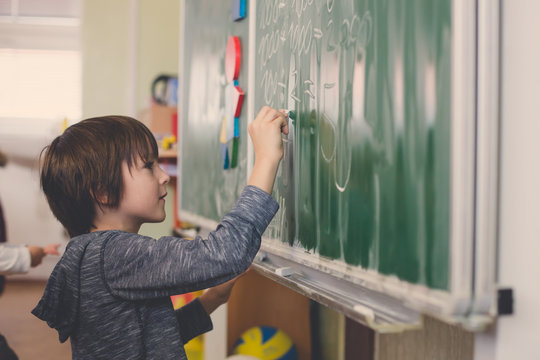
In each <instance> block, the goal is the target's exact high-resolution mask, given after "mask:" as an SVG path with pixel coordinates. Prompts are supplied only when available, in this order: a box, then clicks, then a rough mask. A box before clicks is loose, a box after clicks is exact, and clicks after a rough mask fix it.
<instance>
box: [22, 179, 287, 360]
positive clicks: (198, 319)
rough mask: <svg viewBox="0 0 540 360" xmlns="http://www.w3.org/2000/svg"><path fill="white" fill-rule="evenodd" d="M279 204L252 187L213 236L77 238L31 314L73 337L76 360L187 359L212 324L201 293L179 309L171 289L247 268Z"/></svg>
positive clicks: (211, 282) (209, 282) (203, 284)
mask: <svg viewBox="0 0 540 360" xmlns="http://www.w3.org/2000/svg"><path fill="white" fill-rule="evenodd" d="M277 208H278V204H277V203H276V201H275V200H274V199H273V198H272V197H271V196H270V195H268V194H267V193H265V192H264V191H262V190H260V189H258V188H256V187H253V186H247V187H246V188H245V189H244V191H243V193H242V195H241V196H240V198H239V199H238V202H237V203H236V205H235V206H234V208H233V209H232V210H231V211H230V212H229V213H228V214H227V215H225V216H224V217H223V219H222V221H221V223H220V224H219V226H218V228H217V229H216V230H215V231H213V232H212V233H210V235H209V236H208V239H206V240H204V239H202V238H200V237H197V238H196V239H194V240H184V239H181V238H176V237H162V238H160V239H158V240H156V239H152V238H148V237H144V236H141V235H137V234H132V233H127V232H123V231H98V232H93V233H89V234H84V235H81V236H77V237H75V238H73V239H72V240H71V241H70V242H69V244H68V246H67V249H66V252H65V253H64V255H63V256H62V258H61V259H60V261H59V262H58V264H57V265H56V267H55V269H54V271H53V272H52V274H51V276H50V278H49V281H48V282H47V287H46V289H45V293H44V294H43V297H42V299H41V300H40V301H39V304H38V305H37V306H36V308H35V309H34V310H32V313H33V314H34V315H36V316H37V317H38V318H40V319H42V320H44V321H46V322H47V324H48V325H49V326H50V327H52V328H54V329H56V330H57V331H58V334H59V338H60V341H61V342H64V341H66V340H67V338H68V337H70V338H71V348H72V355H73V359H107V360H111V359H160V360H161V359H186V355H185V352H184V347H183V345H184V344H185V343H186V342H187V341H188V340H190V339H191V338H193V337H195V336H197V335H199V334H202V333H204V332H206V331H208V330H211V328H212V323H211V321H210V318H209V317H208V315H207V314H206V312H205V310H204V308H203V307H202V305H201V304H200V302H199V301H198V300H195V301H193V302H191V303H189V304H188V305H186V306H184V307H182V308H181V309H179V310H177V311H176V312H175V311H174V309H173V307H172V303H171V301H170V298H169V296H170V295H175V294H182V293H186V292H191V291H195V290H200V289H205V288H208V287H212V286H215V285H219V284H221V283H223V282H225V281H227V280H229V279H232V278H233V277H235V276H237V275H240V274H241V273H243V272H244V271H245V270H246V269H247V268H248V267H249V265H250V264H251V262H252V261H253V258H254V256H255V254H256V253H257V251H258V250H259V247H260V242H261V235H262V233H263V232H264V230H265V229H266V227H267V226H268V224H269V222H270V220H271V219H272V217H273V216H274V214H275V213H276V211H277Z"/></svg>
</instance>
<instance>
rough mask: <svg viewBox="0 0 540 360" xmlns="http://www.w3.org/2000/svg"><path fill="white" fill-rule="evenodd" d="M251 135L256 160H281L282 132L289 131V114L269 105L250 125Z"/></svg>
mask: <svg viewBox="0 0 540 360" xmlns="http://www.w3.org/2000/svg"><path fill="white" fill-rule="evenodd" d="M248 131H249V135H250V136H251V140H252V141H253V148H254V149H255V161H257V160H261V159H264V160H269V161H275V162H279V161H280V160H281V158H282V157H283V142H282V141H281V132H282V131H283V133H284V134H288V133H289V127H288V123H287V116H286V115H285V113H284V112H282V111H278V110H276V109H273V108H271V107H268V106H263V108H262V109H261V110H260V111H259V113H258V114H257V117H255V120H253V122H251V123H250V124H249V126H248Z"/></svg>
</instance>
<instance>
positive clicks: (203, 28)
mask: <svg viewBox="0 0 540 360" xmlns="http://www.w3.org/2000/svg"><path fill="white" fill-rule="evenodd" d="M182 12H183V13H182V17H183V24H182V39H183V40H182V41H183V46H182V49H181V52H182V53H181V54H180V56H181V58H182V61H181V68H180V75H181V76H180V79H179V80H180V92H179V99H180V105H179V114H180V127H179V128H180V135H179V137H180V144H181V151H180V153H179V157H180V165H181V166H180V172H181V173H180V179H181V181H180V209H181V211H182V212H187V213H188V214H193V215H196V216H200V217H203V218H205V219H208V220H211V221H219V219H220V218H221V217H222V216H223V215H224V214H225V213H226V212H227V211H229V210H230V209H231V208H232V206H233V205H234V202H235V201H236V199H237V198H238V196H239V195H240V193H241V191H242V189H243V187H244V186H245V184H246V171H247V170H246V169H247V131H246V124H247V121H246V119H247V117H246V111H245V107H244V109H243V110H242V113H241V116H240V135H239V137H238V143H237V144H238V145H237V146H238V158H237V164H236V166H235V167H234V168H229V169H224V168H223V165H224V164H223V158H222V149H221V143H220V132H221V127H222V120H223V116H224V114H225V87H226V86H227V80H226V77H225V54H226V47H227V40H228V38H229V36H231V35H234V36H238V37H239V38H240V39H241V48H242V57H241V67H240V73H239V76H238V86H240V87H241V88H242V90H244V92H245V93H247V94H248V93H249V89H248V82H247V69H248V61H247V60H248V56H247V55H248V43H249V35H248V33H249V28H248V23H247V22H234V21H233V20H232V16H231V13H232V2H231V1H213V0H197V1H184V2H183V6H182ZM229 148H230V149H229V150H232V145H231V144H229ZM188 217H189V216H188ZM184 220H185V219H184Z"/></svg>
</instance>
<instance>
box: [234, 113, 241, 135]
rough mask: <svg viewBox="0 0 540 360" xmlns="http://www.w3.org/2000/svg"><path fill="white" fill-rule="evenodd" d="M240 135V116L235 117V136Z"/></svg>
mask: <svg viewBox="0 0 540 360" xmlns="http://www.w3.org/2000/svg"><path fill="white" fill-rule="evenodd" d="M239 136H240V118H237V117H235V118H234V137H235V138H237V137H239Z"/></svg>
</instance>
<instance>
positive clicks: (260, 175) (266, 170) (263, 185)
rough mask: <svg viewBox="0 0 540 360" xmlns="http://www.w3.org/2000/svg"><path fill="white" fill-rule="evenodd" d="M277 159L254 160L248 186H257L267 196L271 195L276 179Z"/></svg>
mask: <svg viewBox="0 0 540 360" xmlns="http://www.w3.org/2000/svg"><path fill="white" fill-rule="evenodd" d="M279 161H280V160H279V159H277V160H276V159H268V158H265V159H258V160H257V159H256V160H255V165H254V166H253V171H252V172H251V176H250V177H249V181H248V185H253V186H257V187H258V188H260V189H262V190H264V191H265V192H267V193H268V194H271V193H272V189H273V187H274V180H275V178H276V173H277V169H278V166H279Z"/></svg>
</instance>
